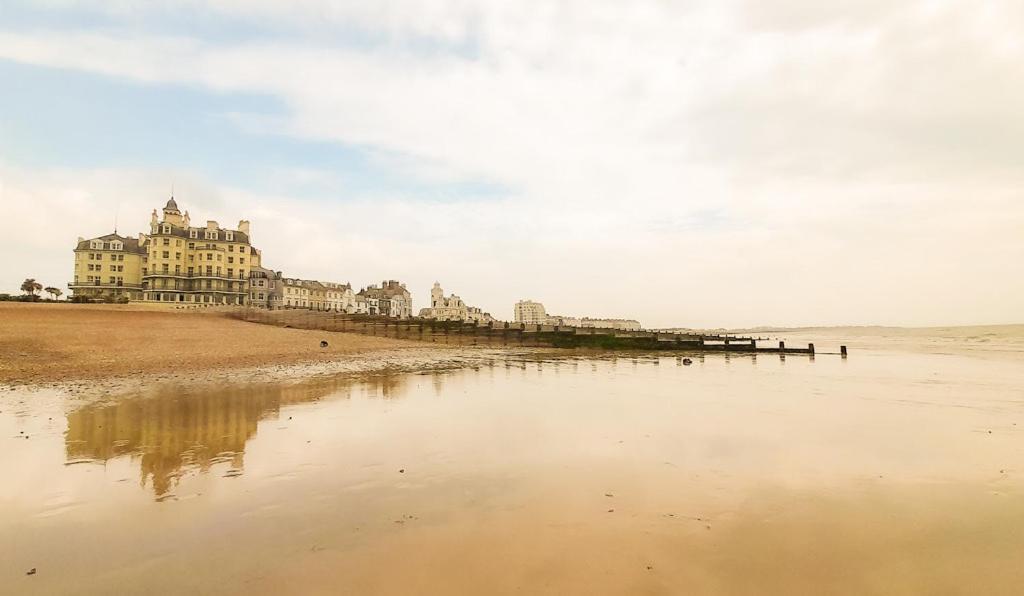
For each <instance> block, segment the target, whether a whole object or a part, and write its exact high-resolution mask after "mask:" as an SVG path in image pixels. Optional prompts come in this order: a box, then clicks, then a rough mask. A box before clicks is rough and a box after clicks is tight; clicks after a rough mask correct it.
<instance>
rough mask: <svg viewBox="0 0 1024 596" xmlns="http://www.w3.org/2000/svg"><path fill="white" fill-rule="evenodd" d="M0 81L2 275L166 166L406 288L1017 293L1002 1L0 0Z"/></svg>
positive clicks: (968, 317) (963, 305)
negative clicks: (474, 0)
mask: <svg viewBox="0 0 1024 596" xmlns="http://www.w3.org/2000/svg"><path fill="white" fill-rule="evenodd" d="M0 81H2V83H0V207H2V212H0V256H2V259H0V291H10V292H17V291H18V286H19V285H20V283H21V281H22V280H23V279H24V278H26V277H35V278H37V279H39V280H40V281H41V282H43V283H44V284H45V285H51V284H52V285H59V286H65V287H66V284H67V282H68V281H69V280H70V278H71V275H72V252H71V250H72V248H73V246H74V244H75V241H76V239H77V237H78V236H85V237H90V236H97V235H101V234H104V233H108V232H110V231H112V230H113V228H114V223H115V219H116V221H117V228H118V230H119V231H120V232H122V233H126V234H129V233H130V234H137V233H138V232H141V231H146V229H147V226H148V222H149V213H150V211H151V210H152V209H153V208H156V207H160V206H162V205H163V203H164V202H165V201H166V200H167V196H168V194H169V193H170V190H171V186H172V184H173V186H174V189H175V196H176V198H177V201H178V204H179V205H180V206H181V207H182V208H183V209H188V210H189V211H190V213H191V215H192V219H193V221H196V220H199V221H205V220H207V219H215V220H217V221H219V222H220V223H221V224H223V225H230V226H232V227H233V226H235V225H236V224H237V221H238V220H239V219H241V218H246V219H249V220H250V221H251V222H252V226H253V237H254V241H255V244H256V245H257V246H258V247H259V248H260V249H262V251H263V258H264V264H265V265H266V266H268V267H271V268H274V269H278V270H283V271H284V272H285V274H286V275H289V276H296V277H303V278H312V279H323V280H330V281H342V282H344V281H350V282H351V283H352V284H353V285H354V286H356V287H357V288H358V287H360V286H364V285H366V284H368V283H372V282H379V281H380V280H382V279H391V278H395V279H400V280H402V281H404V282H406V283H407V284H408V286H409V288H410V290H411V291H412V292H413V298H414V302H415V305H416V307H417V308H419V307H421V306H425V305H426V303H427V301H428V300H429V288H430V285H431V284H432V283H433V282H434V281H435V280H438V281H440V282H441V283H442V284H443V285H444V287H445V289H446V290H448V291H455V292H457V293H458V294H460V295H461V296H462V297H463V298H464V299H465V300H466V301H467V302H468V303H470V304H472V305H476V306H480V307H482V308H484V309H485V310H488V311H490V312H491V313H493V314H494V315H495V316H497V317H499V318H506V319H508V318H511V316H512V305H513V303H514V302H515V301H516V300H518V299H522V298H532V299H535V300H540V301H542V302H543V303H544V304H545V305H546V306H547V307H548V311H549V312H556V313H559V314H567V315H589V316H609V317H632V318H638V319H640V320H641V321H642V322H643V323H644V324H645V325H648V326H690V327H702V326H746V325H761V324H765V325H809V324H875V323H877V324H897V325H935V324H973V323H1010V322H1024V3H1022V2H1020V1H1019V0H1012V1H1011V0H1007V1H998V0H994V1H986V2H968V1H942V2H923V1H922V2H917V1H901V2H892V1H875V0H859V1H835V2H820V1H819V0H785V1H781V2H770V1H765V0H733V1H728V0H725V1H723V0H714V1H707V2H702V1H697V0H692V1H691V0H679V1H673V2H668V1H665V2H660V1H659V2H643V1H632V2H601V1H595V0H584V1H580V2H561V3H560V2H550V1H543V2H533V1H523V0H520V1H517V2H508V1H496V2H469V1H458V0H451V1H440V0H439V1H429V2H412V1H408V0H403V1H390V0H375V1H374V2H363V1H359V2H339V1H332V0H211V1H207V2H200V1H198V0H193V1H179V2H170V1H161V0H106V1H85V0H81V1H79V0H40V1H38V2H27V1H22V0H4V1H3V2H2V3H0ZM65 289H66V288H65Z"/></svg>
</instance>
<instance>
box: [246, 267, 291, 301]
mask: <svg viewBox="0 0 1024 596" xmlns="http://www.w3.org/2000/svg"><path fill="white" fill-rule="evenodd" d="M282 281H283V280H282V277H281V272H280V271H273V270H270V269H265V268H263V267H253V268H251V269H250V270H249V305H250V306H256V307H259V308H268V309H271V310H275V309H278V308H281V306H282V305H283V302H284V284H283V283H282Z"/></svg>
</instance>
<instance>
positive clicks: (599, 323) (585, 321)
mask: <svg viewBox="0 0 1024 596" xmlns="http://www.w3.org/2000/svg"><path fill="white" fill-rule="evenodd" d="M514 314H515V321H516V322H517V323H525V324H527V325H558V326H560V327H594V328H601V329H621V330H623V331H638V330H640V329H642V326H641V325H640V321H637V320H635V319H595V318H590V317H566V316H562V315H549V314H548V313H547V310H545V309H544V305H543V304H541V303H540V302H534V301H533V300H520V301H519V302H517V303H516V305H515V308H514Z"/></svg>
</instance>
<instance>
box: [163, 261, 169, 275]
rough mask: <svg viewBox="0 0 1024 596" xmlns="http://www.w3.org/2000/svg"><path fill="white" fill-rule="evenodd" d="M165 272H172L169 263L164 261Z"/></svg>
mask: <svg viewBox="0 0 1024 596" xmlns="http://www.w3.org/2000/svg"><path fill="white" fill-rule="evenodd" d="M164 273H170V270H169V268H168V265H167V263H164Z"/></svg>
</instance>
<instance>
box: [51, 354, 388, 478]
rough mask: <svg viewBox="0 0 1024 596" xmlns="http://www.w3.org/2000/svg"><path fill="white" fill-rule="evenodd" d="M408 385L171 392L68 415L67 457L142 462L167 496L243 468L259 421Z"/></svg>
mask: <svg viewBox="0 0 1024 596" xmlns="http://www.w3.org/2000/svg"><path fill="white" fill-rule="evenodd" d="M404 383H405V380H404V375H398V374H389V375H379V376H374V377H371V378H367V379H338V380H332V381H319V382H313V383H306V384H298V385H268V386H254V387H237V388H234V389H226V390H225V389H218V390H216V391H210V392H205V393H182V392H180V391H176V390H174V389H165V390H162V391H158V392H157V393H156V394H155V395H153V396H147V397H139V398H135V399H126V400H123V401H120V402H118V403H116V404H113V405H94V406H86V407H83V408H81V409H79V410H76V411H74V412H71V413H69V414H68V415H67V422H68V430H67V433H66V435H65V451H66V454H67V458H68V459H69V460H81V459H94V460H100V461H106V460H109V459H112V458H115V457H119V456H129V457H131V458H132V459H133V460H136V461H138V462H139V467H140V484H141V485H142V486H145V485H146V484H147V483H148V482H151V483H152V487H153V492H155V493H156V494H157V496H160V495H164V494H166V493H168V492H169V491H170V490H171V489H173V488H174V486H175V485H176V484H177V483H178V481H179V479H180V478H181V477H182V476H184V475H185V474H187V473H189V472H191V471H195V470H199V471H201V472H206V471H208V470H209V469H210V467H211V466H212V465H214V464H217V463H227V462H230V465H231V466H232V467H235V468H240V467H242V465H243V461H242V454H243V452H244V450H245V445H246V443H247V442H248V440H249V439H251V438H253V437H254V436H255V435H256V431H257V427H258V424H259V422H260V420H263V419H264V418H268V417H276V416H277V415H278V412H279V411H280V409H281V407H282V406H286V405H290V404H301V403H306V402H310V401H314V400H317V399H319V398H321V397H323V396H325V395H328V394H338V393H341V394H342V395H346V396H347V395H350V391H351V388H352V386H353V385H365V386H366V387H367V388H368V389H369V390H372V391H377V390H378V389H379V390H380V391H381V392H382V393H383V395H384V396H385V397H399V396H400V395H401V391H400V389H401V388H402V387H403V386H404Z"/></svg>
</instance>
